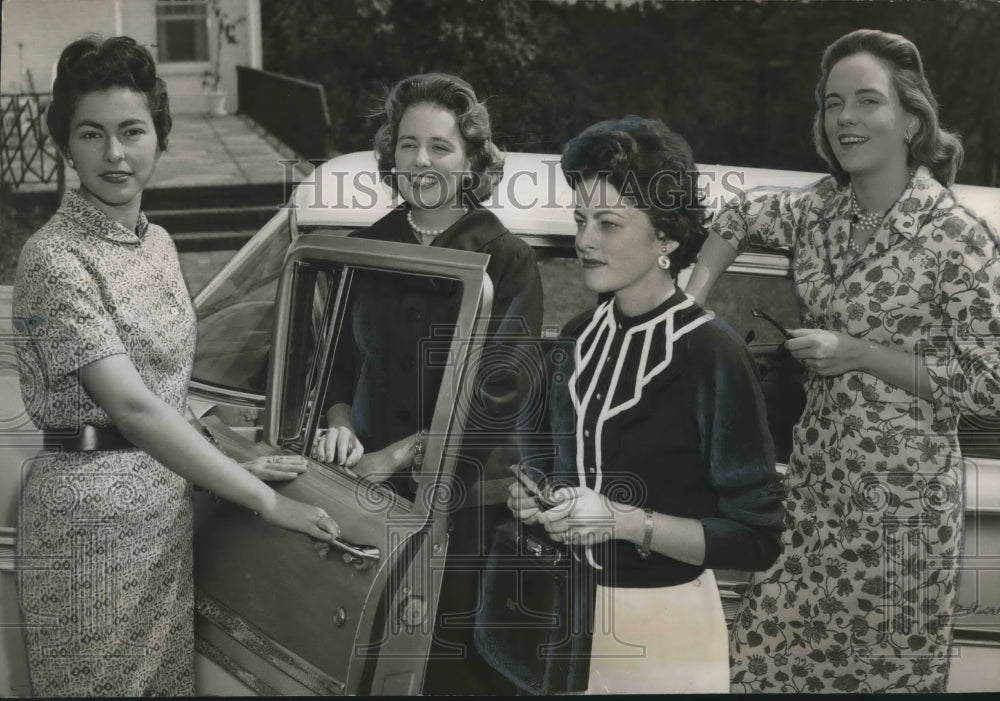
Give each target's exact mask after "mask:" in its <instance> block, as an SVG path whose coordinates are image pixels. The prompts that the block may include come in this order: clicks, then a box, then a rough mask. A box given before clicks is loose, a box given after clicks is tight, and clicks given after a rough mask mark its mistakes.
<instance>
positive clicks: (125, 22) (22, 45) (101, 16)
mask: <svg viewBox="0 0 1000 701" xmlns="http://www.w3.org/2000/svg"><path fill="white" fill-rule="evenodd" d="M219 3H220V7H221V9H222V11H223V12H224V13H226V15H228V17H229V18H230V19H234V20H239V19H240V18H244V19H243V21H240V22H239V24H238V26H237V27H236V36H237V43H236V44H235V45H227V44H226V42H225V41H223V45H222V60H221V71H220V72H221V74H222V81H221V84H220V89H222V90H225V91H226V92H227V93H228V96H227V98H226V107H227V109H228V110H229V111H230V112H233V111H235V110H236V107H237V92H236V66H237V65H243V66H250V67H252V68H261V66H262V59H261V24H260V0H219ZM210 5H211V0H4V1H3V4H2V5H0V8H2V12H3V37H2V42H0V92H4V93H12V92H13V93H20V92H48V91H49V89H50V87H51V84H52V79H53V77H54V69H55V65H56V61H57V60H58V59H59V53H60V52H61V51H62V49H63V48H64V47H65V46H66V45H67V44H68V43H70V42H71V41H73V40H74V39H77V38H79V37H80V36H82V35H84V34H88V33H97V34H101V35H103V36H105V37H110V36H119V35H127V36H131V37H133V38H134V39H135V40H136V41H138V42H140V43H142V44H145V45H146V46H148V47H149V49H150V51H151V53H152V54H153V57H154V58H155V59H156V60H157V62H158V71H159V73H160V75H161V76H162V77H163V78H164V80H166V82H167V90H168V92H169V94H170V106H171V110H172V111H173V112H174V113H177V114H181V113H195V114H198V113H203V112H205V111H206V103H205V97H204V92H205V89H204V88H203V87H202V80H203V78H204V74H205V71H207V70H209V69H210V68H211V67H212V65H213V60H214V58H215V56H216V54H217V51H218V48H217V44H216V21H215V19H214V17H213V15H212V12H211V11H210V7H209V6H210Z"/></svg>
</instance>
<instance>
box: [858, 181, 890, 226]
mask: <svg viewBox="0 0 1000 701" xmlns="http://www.w3.org/2000/svg"><path fill="white" fill-rule="evenodd" d="M884 218H885V213H881V214H880V213H878V212H869V211H867V210H864V209H861V206H860V205H859V204H858V198H857V197H856V196H855V195H854V190H851V220H852V221H853V222H854V223H855V224H858V225H860V226H861V227H862V228H864V229H877V228H878V225H879V224H881V223H882V220H883V219H884Z"/></svg>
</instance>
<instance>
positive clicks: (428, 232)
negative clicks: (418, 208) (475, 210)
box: [406, 205, 469, 239]
mask: <svg viewBox="0 0 1000 701" xmlns="http://www.w3.org/2000/svg"><path fill="white" fill-rule="evenodd" d="M468 211H469V207H468V205H466V206H465V207H464V208H463V211H462V216H463V217H464V216H465V215H466V214H467V213H468ZM406 221H407V222H409V224H410V228H411V229H413V233H415V234H420V235H421V236H426V237H427V238H432V239H433V238H437V237H438V236H440V235H441V234H443V233H444V232H446V231H447V230H448V229H449V228H451V224H449V225H448V226H445V227H442V228H440V229H422V228H420V227H419V226H417V224H416V222H414V221H413V210H412V209H408V210H406Z"/></svg>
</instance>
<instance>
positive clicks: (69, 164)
mask: <svg viewBox="0 0 1000 701" xmlns="http://www.w3.org/2000/svg"><path fill="white" fill-rule="evenodd" d="M66 165H68V166H69V167H70V168H76V165H74V164H73V158H72V156H66Z"/></svg>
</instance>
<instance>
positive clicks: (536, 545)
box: [474, 519, 594, 694]
mask: <svg viewBox="0 0 1000 701" xmlns="http://www.w3.org/2000/svg"><path fill="white" fill-rule="evenodd" d="M589 569H590V568H589V567H587V566H586V565H584V566H583V567H580V566H579V564H578V563H576V562H575V558H574V557H573V555H572V554H571V551H570V549H569V548H568V547H567V546H564V545H560V544H558V543H555V542H553V541H552V540H551V539H550V538H549V537H548V534H547V533H546V532H545V530H544V529H542V528H541V527H539V526H526V525H524V524H523V523H521V522H520V521H518V520H516V519H511V520H509V521H507V522H506V523H503V524H501V525H500V526H498V527H497V529H496V531H495V532H494V537H493V542H492V544H491V546H490V551H489V558H488V562H487V566H486V571H485V573H484V575H485V576H484V577H483V580H482V581H483V587H482V590H481V599H480V601H481V605H480V606H479V608H478V610H477V612H476V623H475V626H476V627H475V635H474V639H475V644H476V649H477V650H478V651H479V654H480V655H481V656H482V657H483V658H484V659H485V660H486V661H487V662H489V663H490V664H491V665H492V666H493V667H494V668H495V669H496V670H497V671H498V672H500V673H501V674H502V675H504V676H505V677H506V678H507V679H509V680H510V681H512V682H514V683H515V684H516V685H517V686H518V687H520V688H521V689H522V690H523V691H526V692H529V693H535V694H557V693H571V692H579V691H585V690H586V689H587V681H588V674H589V671H590V641H591V636H590V633H589V631H590V630H592V628H591V627H590V621H591V619H592V618H593V610H594V608H593V575H592V574H590V573H589V572H588V571H587V570H589Z"/></svg>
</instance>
